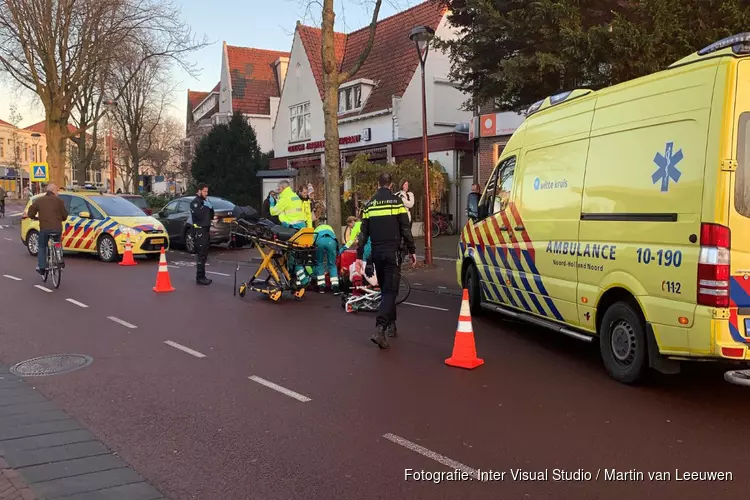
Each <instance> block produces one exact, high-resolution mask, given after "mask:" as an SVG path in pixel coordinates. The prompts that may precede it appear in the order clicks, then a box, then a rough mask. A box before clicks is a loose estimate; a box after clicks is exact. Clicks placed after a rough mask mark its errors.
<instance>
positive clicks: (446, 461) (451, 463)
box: [383, 432, 487, 481]
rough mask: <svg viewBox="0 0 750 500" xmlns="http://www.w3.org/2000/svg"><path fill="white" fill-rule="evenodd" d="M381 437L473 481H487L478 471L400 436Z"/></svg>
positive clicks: (387, 435) (386, 435)
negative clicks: (456, 471)
mask: <svg viewBox="0 0 750 500" xmlns="http://www.w3.org/2000/svg"><path fill="white" fill-rule="evenodd" d="M383 437H384V438H386V439H387V440H388V441H391V442H393V443H396V444H397V445H400V446H403V447H404V448H406V449H408V450H411V451H413V452H416V453H419V454H420V455H422V456H425V457H427V458H430V459H432V460H434V461H436V462H438V463H441V464H443V465H445V466H446V467H450V468H451V469H459V470H462V471H464V472H466V473H467V474H469V475H470V476H471V477H473V478H474V479H478V480H479V481H486V480H487V479H484V478H482V477H480V475H479V471H477V470H476V469H472V468H471V467H469V466H468V465H464V464H462V463H461V462H456V461H455V460H451V459H450V458H448V457H445V456H443V455H441V454H440V453H435V452H434V451H432V450H428V449H427V448H425V447H424V446H419V445H418V444H417V443H412V442H411V441H409V440H408V439H404V438H402V437H400V436H396V435H395V434H391V433H390V432H389V433H388V434H383Z"/></svg>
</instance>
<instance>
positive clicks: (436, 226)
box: [431, 212, 455, 236]
mask: <svg viewBox="0 0 750 500" xmlns="http://www.w3.org/2000/svg"><path fill="white" fill-rule="evenodd" d="M431 227H432V236H441V235H446V236H447V235H451V234H453V233H455V229H454V228H453V223H452V222H451V221H450V218H449V217H448V215H447V214H444V213H442V212H435V213H433V214H432V225H431Z"/></svg>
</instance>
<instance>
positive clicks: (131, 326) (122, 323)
mask: <svg viewBox="0 0 750 500" xmlns="http://www.w3.org/2000/svg"><path fill="white" fill-rule="evenodd" d="M107 319H108V320H110V321H114V322H115V323H118V324H120V325H122V326H124V327H125V328H131V329H135V328H138V327H137V326H135V325H131V324H130V323H128V322H127V321H123V320H121V319H120V318H116V317H114V316H107Z"/></svg>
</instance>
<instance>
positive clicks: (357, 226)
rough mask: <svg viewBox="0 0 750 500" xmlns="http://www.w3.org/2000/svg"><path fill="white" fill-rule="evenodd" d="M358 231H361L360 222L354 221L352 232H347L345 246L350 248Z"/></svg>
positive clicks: (357, 235) (355, 240)
mask: <svg viewBox="0 0 750 500" xmlns="http://www.w3.org/2000/svg"><path fill="white" fill-rule="evenodd" d="M360 232H362V222H360V221H357V222H355V223H354V227H353V228H352V232H351V233H349V239H348V240H346V245H345V246H346V248H351V247H352V246H353V245H354V244H355V243H356V242H357V238H358V237H359V233H360Z"/></svg>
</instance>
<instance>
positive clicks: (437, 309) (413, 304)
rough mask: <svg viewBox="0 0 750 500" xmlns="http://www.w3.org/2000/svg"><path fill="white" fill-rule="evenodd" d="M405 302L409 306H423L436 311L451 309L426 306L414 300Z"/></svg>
mask: <svg viewBox="0 0 750 500" xmlns="http://www.w3.org/2000/svg"><path fill="white" fill-rule="evenodd" d="M403 304H404V305H407V306H414V307H423V308H425V309H434V310H436V311H449V310H450V309H445V308H444V307H435V306H426V305H424V304H415V303H413V302H404V303H403Z"/></svg>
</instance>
